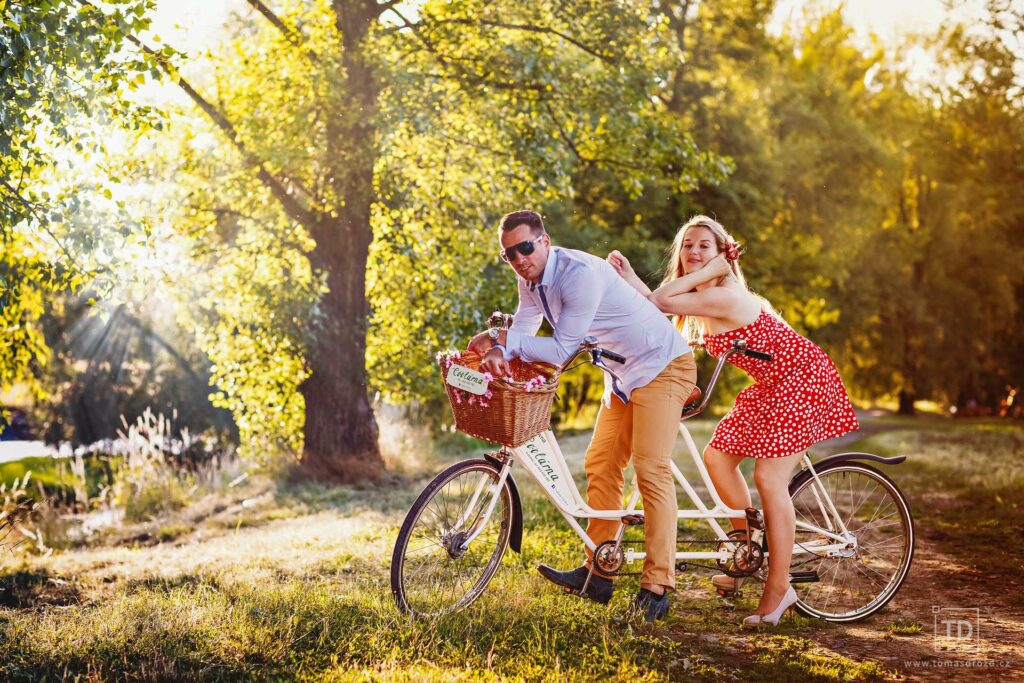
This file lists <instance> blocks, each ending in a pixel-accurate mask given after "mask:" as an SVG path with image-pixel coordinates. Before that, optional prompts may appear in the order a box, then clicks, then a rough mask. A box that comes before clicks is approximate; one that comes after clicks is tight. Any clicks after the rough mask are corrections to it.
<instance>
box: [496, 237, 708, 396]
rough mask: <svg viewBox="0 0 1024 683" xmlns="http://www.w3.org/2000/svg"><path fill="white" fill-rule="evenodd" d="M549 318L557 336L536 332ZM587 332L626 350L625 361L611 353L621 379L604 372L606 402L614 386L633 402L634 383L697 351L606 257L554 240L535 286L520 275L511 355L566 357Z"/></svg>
mask: <svg viewBox="0 0 1024 683" xmlns="http://www.w3.org/2000/svg"><path fill="white" fill-rule="evenodd" d="M545 318H547V320H548V322H549V323H551V327H552V328H553V329H554V331H555V335H554V336H553V337H537V336H535V335H536V333H537V330H538V329H540V325H541V322H543V320H544V319H545ZM586 336H594V337H597V341H598V343H599V344H600V346H601V348H604V349H608V350H609V351H613V352H615V353H618V354H620V355H622V356H625V358H626V362H625V363H624V364H622V365H621V366H620V365H618V364H616V363H614V362H611V361H605V362H606V363H608V366H609V367H610V368H612V369H613V370H614V371H615V373H616V374H617V375H618V376H619V377H620V378H621V380H622V381H621V382H614V381H613V380H612V378H611V376H610V375H608V374H607V373H605V382H604V399H603V400H604V403H605V404H606V405H607V404H608V402H609V401H610V400H611V395H612V394H615V395H616V396H618V397H619V398H620V399H621V400H622V401H623V402H628V401H629V395H630V393H632V391H633V389H636V388H637V387H642V386H644V385H646V384H648V383H649V382H650V381H651V380H653V379H654V378H655V377H657V376H658V374H659V373H661V371H662V370H664V369H665V368H666V367H667V366H668V364H669V363H670V362H672V361H673V360H674V359H676V358H678V357H679V356H682V355H685V354H687V353H690V347H689V345H688V344H687V343H686V342H685V341H684V340H683V338H682V336H681V335H680V334H679V332H677V331H676V329H675V328H674V327H673V326H672V323H670V322H669V321H668V318H666V317H665V314H664V313H662V312H661V311H659V310H658V307H657V306H655V305H654V304H652V303H651V302H650V301H648V300H647V298H646V297H644V296H643V295H641V294H640V293H639V292H637V291H636V290H635V289H633V288H632V287H631V286H630V285H629V284H627V283H626V281H625V280H623V279H622V278H621V277H620V276H619V274H618V273H616V272H615V269H614V268H612V267H611V266H610V265H609V264H608V263H607V262H605V260H604V259H600V258H598V257H596V256H592V255H591V254H588V253H586V252H583V251H577V250H575V249H563V248H561V247H554V248H552V249H551V251H550V253H549V254H548V262H547V264H546V265H545V267H544V273H543V274H542V275H541V278H540V282H538V283H537V284H536V286H534V285H533V284H532V283H531V282H529V281H528V280H524V279H523V278H519V308H518V309H516V314H515V321H514V322H513V323H512V327H511V328H509V331H508V335H507V341H506V344H505V354H506V357H513V356H518V357H520V358H522V359H523V360H527V361H543V362H546V363H551V364H553V365H561V364H562V363H564V362H565V360H566V359H567V358H569V357H570V356H571V355H572V354H573V353H574V352H575V351H576V349H577V348H579V345H580V342H581V341H582V340H583V338H584V337H586Z"/></svg>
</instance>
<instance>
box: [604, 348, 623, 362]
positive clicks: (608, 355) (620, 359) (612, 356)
mask: <svg viewBox="0 0 1024 683" xmlns="http://www.w3.org/2000/svg"><path fill="white" fill-rule="evenodd" d="M601 357H602V358H607V359H608V360H611V361H615V362H616V363H625V362H626V357H625V356H620V355H619V354H617V353H613V352H611V351H606V350H605V349H601Z"/></svg>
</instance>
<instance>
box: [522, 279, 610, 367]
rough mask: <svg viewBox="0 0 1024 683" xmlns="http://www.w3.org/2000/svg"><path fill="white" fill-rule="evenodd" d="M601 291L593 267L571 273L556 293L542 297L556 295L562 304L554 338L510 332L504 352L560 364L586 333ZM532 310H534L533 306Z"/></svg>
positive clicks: (595, 310) (527, 359) (591, 321)
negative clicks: (506, 349) (506, 350)
mask: <svg viewBox="0 0 1024 683" xmlns="http://www.w3.org/2000/svg"><path fill="white" fill-rule="evenodd" d="M603 292H604V283H603V281H602V280H601V277H600V274H599V273H598V272H597V271H596V270H595V269H594V268H578V269H575V270H573V271H572V272H571V273H569V274H567V276H566V277H565V279H564V280H563V281H562V282H561V283H560V284H559V287H558V288H557V290H555V291H546V292H545V296H549V297H551V296H557V297H559V298H560V299H561V302H562V309H561V312H560V313H559V316H558V324H557V325H555V326H554V328H555V335H554V336H553V337H535V336H532V335H529V336H528V335H526V334H522V333H519V334H513V332H512V331H511V330H510V331H509V334H508V339H507V340H508V346H507V348H508V353H509V354H511V355H515V356H519V357H520V358H522V359H523V360H526V361H543V362H545V363H551V364H553V365H561V364H562V363H564V362H565V361H566V360H567V359H568V358H569V357H570V356H571V355H572V354H573V353H575V352H576V349H577V348H579V345H580V342H581V341H583V338H584V337H585V336H586V335H587V332H588V331H589V330H590V328H591V325H592V324H593V322H594V316H595V315H596V314H597V307H598V305H599V304H600V303H601V296H602V294H603ZM533 307H534V308H535V309H536V308H537V306H536V304H534V305H533ZM517 315H518V314H517ZM541 315H543V314H541ZM514 327H515V325H513V328H514ZM538 327H539V323H538ZM536 329H537V328H535V329H534V331H536Z"/></svg>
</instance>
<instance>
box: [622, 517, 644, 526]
mask: <svg viewBox="0 0 1024 683" xmlns="http://www.w3.org/2000/svg"><path fill="white" fill-rule="evenodd" d="M622 523H623V524H625V525H626V526H642V525H643V523H644V516H643V515H626V516H624V517H623V518H622Z"/></svg>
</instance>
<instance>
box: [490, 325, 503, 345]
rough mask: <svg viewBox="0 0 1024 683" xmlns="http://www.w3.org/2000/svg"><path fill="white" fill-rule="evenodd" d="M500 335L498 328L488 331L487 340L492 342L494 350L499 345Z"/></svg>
mask: <svg viewBox="0 0 1024 683" xmlns="http://www.w3.org/2000/svg"><path fill="white" fill-rule="evenodd" d="M500 335H501V333H500V332H498V328H497V327H492V328H491V329H489V330H487V338H488V339H490V340H491V348H492V349H493V348H494V347H495V346H497V344H498V337H499V336H500Z"/></svg>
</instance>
